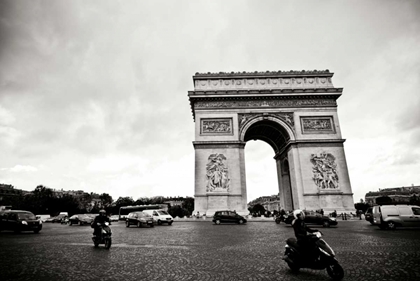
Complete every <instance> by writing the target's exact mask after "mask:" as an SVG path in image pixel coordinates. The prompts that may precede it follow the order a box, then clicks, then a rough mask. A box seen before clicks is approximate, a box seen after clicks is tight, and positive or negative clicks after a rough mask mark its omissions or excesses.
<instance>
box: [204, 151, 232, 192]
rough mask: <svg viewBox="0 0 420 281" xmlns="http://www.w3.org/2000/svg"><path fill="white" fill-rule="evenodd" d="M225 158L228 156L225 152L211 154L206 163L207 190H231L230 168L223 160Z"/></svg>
mask: <svg viewBox="0 0 420 281" xmlns="http://www.w3.org/2000/svg"><path fill="white" fill-rule="evenodd" d="M224 160H226V157H225V156H224V155H223V154H219V153H214V154H210V156H209V158H208V162H207V165H206V170H207V171H206V180H207V185H206V191H207V192H228V191H229V184H230V177H229V170H228V167H227V166H226V165H225V163H224V162H223V161H224Z"/></svg>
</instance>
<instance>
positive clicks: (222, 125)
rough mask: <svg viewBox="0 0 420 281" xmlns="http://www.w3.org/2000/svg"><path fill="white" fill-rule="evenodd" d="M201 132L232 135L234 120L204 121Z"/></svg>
mask: <svg viewBox="0 0 420 281" xmlns="http://www.w3.org/2000/svg"><path fill="white" fill-rule="evenodd" d="M201 132H202V133H203V134H206V133H231V132H232V120H231V119H208V120H205V119H202V120H201Z"/></svg>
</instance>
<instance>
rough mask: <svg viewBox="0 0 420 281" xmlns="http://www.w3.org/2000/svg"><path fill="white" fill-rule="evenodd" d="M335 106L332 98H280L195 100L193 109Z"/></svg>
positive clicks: (335, 103)
mask: <svg viewBox="0 0 420 281" xmlns="http://www.w3.org/2000/svg"><path fill="white" fill-rule="evenodd" d="M314 106H337V102H336V101H335V100H334V99H280V100H225V101H196V102H195V103H194V108H195V109H208V108H260V107H280V108H285V107H314Z"/></svg>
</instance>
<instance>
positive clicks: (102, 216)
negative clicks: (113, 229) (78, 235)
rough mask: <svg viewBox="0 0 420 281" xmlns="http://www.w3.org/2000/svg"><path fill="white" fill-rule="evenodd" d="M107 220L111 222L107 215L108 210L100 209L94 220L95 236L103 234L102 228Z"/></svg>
mask: <svg viewBox="0 0 420 281" xmlns="http://www.w3.org/2000/svg"><path fill="white" fill-rule="evenodd" d="M105 222H108V223H109V222H110V221H109V218H108V216H107V215H106V211H105V210H103V209H102V210H100V211H99V215H98V216H96V217H95V219H94V220H93V222H92V227H93V228H94V231H93V235H94V236H98V235H100V234H101V228H102V225H103V224H104V223H105Z"/></svg>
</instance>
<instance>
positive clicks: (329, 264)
mask: <svg viewBox="0 0 420 281" xmlns="http://www.w3.org/2000/svg"><path fill="white" fill-rule="evenodd" d="M313 234H315V235H316V242H315V244H316V246H317V247H318V250H319V251H318V254H317V257H316V258H315V257H314V258H312V259H308V258H307V257H305V255H304V254H303V253H302V250H301V249H300V248H301V247H300V246H299V245H298V244H297V241H296V239H295V238H289V239H287V241H286V246H285V248H286V249H285V252H284V257H283V259H284V260H285V261H286V263H287V265H288V266H289V268H290V269H291V270H292V271H293V272H298V271H299V269H300V268H310V269H318V270H323V269H327V273H328V275H329V276H330V277H331V278H332V279H333V280H341V279H343V277H344V270H343V268H342V267H341V265H340V264H339V263H338V261H337V260H336V259H335V253H334V251H333V249H332V248H331V247H330V246H329V245H328V244H327V242H325V241H324V239H322V238H321V237H322V234H321V232H314V233H313Z"/></svg>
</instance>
